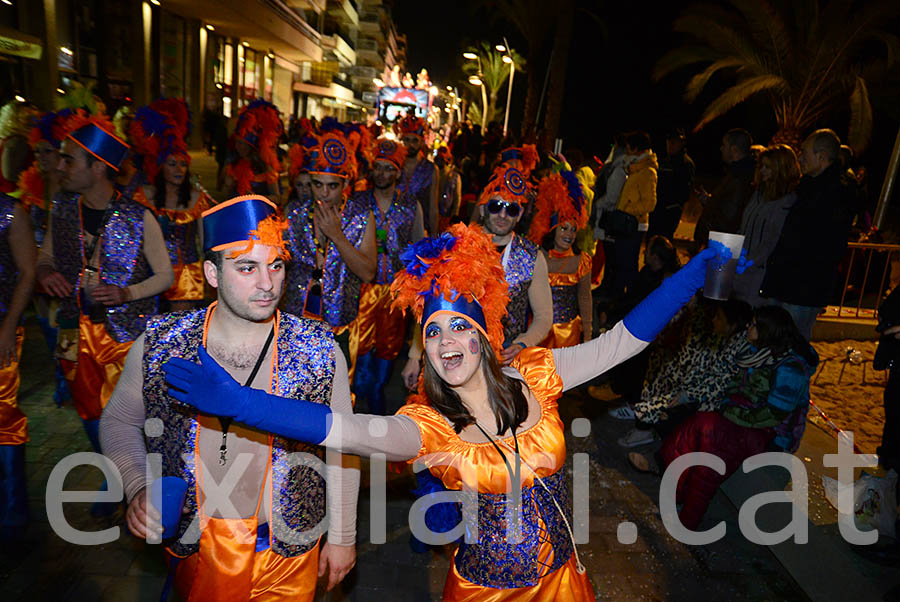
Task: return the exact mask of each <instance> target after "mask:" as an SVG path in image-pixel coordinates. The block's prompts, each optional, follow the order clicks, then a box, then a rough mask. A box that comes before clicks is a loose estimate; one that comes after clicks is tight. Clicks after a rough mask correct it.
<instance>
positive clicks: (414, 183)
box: [397, 159, 434, 224]
mask: <svg viewBox="0 0 900 602" xmlns="http://www.w3.org/2000/svg"><path fill="white" fill-rule="evenodd" d="M433 181H434V163H432V162H431V161H429V160H428V159H421V160H420V161H419V162H418V163H416V168H415V169H414V170H413V173H412V176H410V178H409V179H407V177H406V171H405V170H404V171H401V173H400V181H399V182H398V183H397V190H399V191H400V192H401V193H402V194H403V195H404V196H406V197H408V198H411V199H415V200H416V201H418V202H419V205H421V206H422V217H424V218H425V223H426V224H428V223H429V221H428V218H429V217H430V216H431V197H430V195H429V191H430V190H431V184H432V183H433Z"/></svg>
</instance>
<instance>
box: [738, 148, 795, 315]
mask: <svg viewBox="0 0 900 602" xmlns="http://www.w3.org/2000/svg"><path fill="white" fill-rule="evenodd" d="M799 181H800V164H799V163H798V162H797V155H796V154H795V153H794V151H793V149H791V147H789V146H787V145H786V144H778V145H775V146H771V147H769V148H767V149H766V150H765V151H763V152H762V153H761V154H760V157H759V162H758V163H757V167H756V177H755V178H754V184H755V187H756V189H755V190H754V191H753V195H752V196H751V197H750V202H749V203H747V207H746V208H745V209H744V217H743V218H742V219H741V228H740V230H739V231H738V233H739V234H743V235H744V249H746V251H747V259H750V260H752V261H753V265H752V266H750V267H749V268H747V270H746V271H745V272H744V273H743V274H741V275H740V276H735V279H734V290H733V294H734V296H735V297H736V298H737V299H741V300H743V301H746V302H747V303H749V304H750V305H752V306H753V307H759V306H760V305H764V304H765V303H766V302H765V300H764V299H762V298H761V297H760V296H759V287H760V286H761V285H762V282H763V278H764V277H765V275H766V262H767V261H768V259H769V255H771V253H772V251H773V250H774V249H775V245H776V244H777V243H778V237H779V236H781V229H782V227H784V220H785V218H786V217H787V214H788V212H789V211H790V210H791V207H793V206H794V203H795V202H796V200H797V194H796V193H795V192H794V189H795V188H796V187H797V183H798V182H799Z"/></svg>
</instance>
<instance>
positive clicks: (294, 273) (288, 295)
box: [281, 199, 316, 316]
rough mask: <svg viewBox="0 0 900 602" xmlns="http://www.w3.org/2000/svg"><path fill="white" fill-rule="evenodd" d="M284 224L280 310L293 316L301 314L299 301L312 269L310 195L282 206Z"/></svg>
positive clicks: (313, 244)
mask: <svg viewBox="0 0 900 602" xmlns="http://www.w3.org/2000/svg"><path fill="white" fill-rule="evenodd" d="M284 217H285V219H287V222H288V228H287V230H286V231H285V244H286V246H287V249H288V251H289V252H290V254H291V260H290V261H289V262H288V266H287V271H286V273H285V277H284V280H285V282H284V296H283V297H282V301H281V303H282V307H283V308H284V311H286V312H288V313H292V314H294V315H295V316H302V315H303V304H304V301H305V300H306V291H307V288H308V287H309V281H310V279H311V278H312V277H313V272H315V269H316V242H315V232H314V231H313V201H312V199H307V200H305V201H304V200H300V199H294V200H293V201H291V202H290V203H288V204H287V206H286V207H285V208H284Z"/></svg>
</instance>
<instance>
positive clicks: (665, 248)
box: [647, 234, 681, 274]
mask: <svg viewBox="0 0 900 602" xmlns="http://www.w3.org/2000/svg"><path fill="white" fill-rule="evenodd" d="M647 252H648V253H649V254H650V255H656V256H657V257H659V259H660V260H661V261H662V264H663V272H668V273H672V274H674V273H675V272H677V271H678V268H680V267H681V266H680V265H679V263H678V251H676V250H675V246H674V245H672V243H671V242H670V241H669V239H668V238H666V237H665V236H663V235H661V234H657V235H655V236H651V237H650V240H648V241H647Z"/></svg>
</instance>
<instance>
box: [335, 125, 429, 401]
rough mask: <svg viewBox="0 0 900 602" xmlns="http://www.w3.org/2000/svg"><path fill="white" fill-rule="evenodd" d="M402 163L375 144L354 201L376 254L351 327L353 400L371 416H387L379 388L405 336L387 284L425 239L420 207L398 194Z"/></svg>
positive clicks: (382, 141)
mask: <svg viewBox="0 0 900 602" xmlns="http://www.w3.org/2000/svg"><path fill="white" fill-rule="evenodd" d="M405 161H406V149H405V148H404V147H403V146H402V145H400V144H397V143H396V142H395V141H393V140H390V139H388V138H379V139H378V140H376V141H375V158H374V162H373V166H372V185H373V186H372V189H371V190H368V191H366V192H364V193H359V198H358V199H357V198H356V197H354V200H355V202H359V203H366V204H368V206H369V207H371V209H372V215H373V216H374V218H375V239H376V246H377V252H378V262H377V267H376V271H375V279H374V281H373V282H371V283H367V284H363V285H362V287H361V288H360V294H359V315H358V317H357V318H356V320H354V322H353V324H352V325H351V327H350V355H351V361H352V360H353V358H355V366H354V373H353V390H354V392H355V393H356V400H357V401H359V400H360V399H361V398H368V400H369V411H370V412H372V413H373V414H383V413H384V412H385V411H386V407H385V399H384V387H385V385H386V384H387V381H388V380H389V379H390V376H391V369H392V368H393V363H394V360H395V359H397V355H399V353H400V350H401V349H402V348H403V342H404V340H405V337H406V321H405V320H404V318H403V315H402V314H401V313H400V312H399V311H394V310H391V296H390V287H391V283H392V282H393V280H394V274H396V273H397V270H399V269H400V268H401V267H402V263H401V261H400V253H401V252H402V251H403V250H404V249H405V248H406V247H407V245H409V244H410V243H413V242H416V241H418V240H420V239H421V238H422V237H423V236H424V235H425V232H424V226H423V216H422V207H421V206H420V205H419V203H418V202H416V200H415V199H414V198H411V197H407V196H405V195H404V194H402V191H400V190H398V186H397V181H398V179H399V177H400V172H401V171H402V169H403V165H404V163H405Z"/></svg>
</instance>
